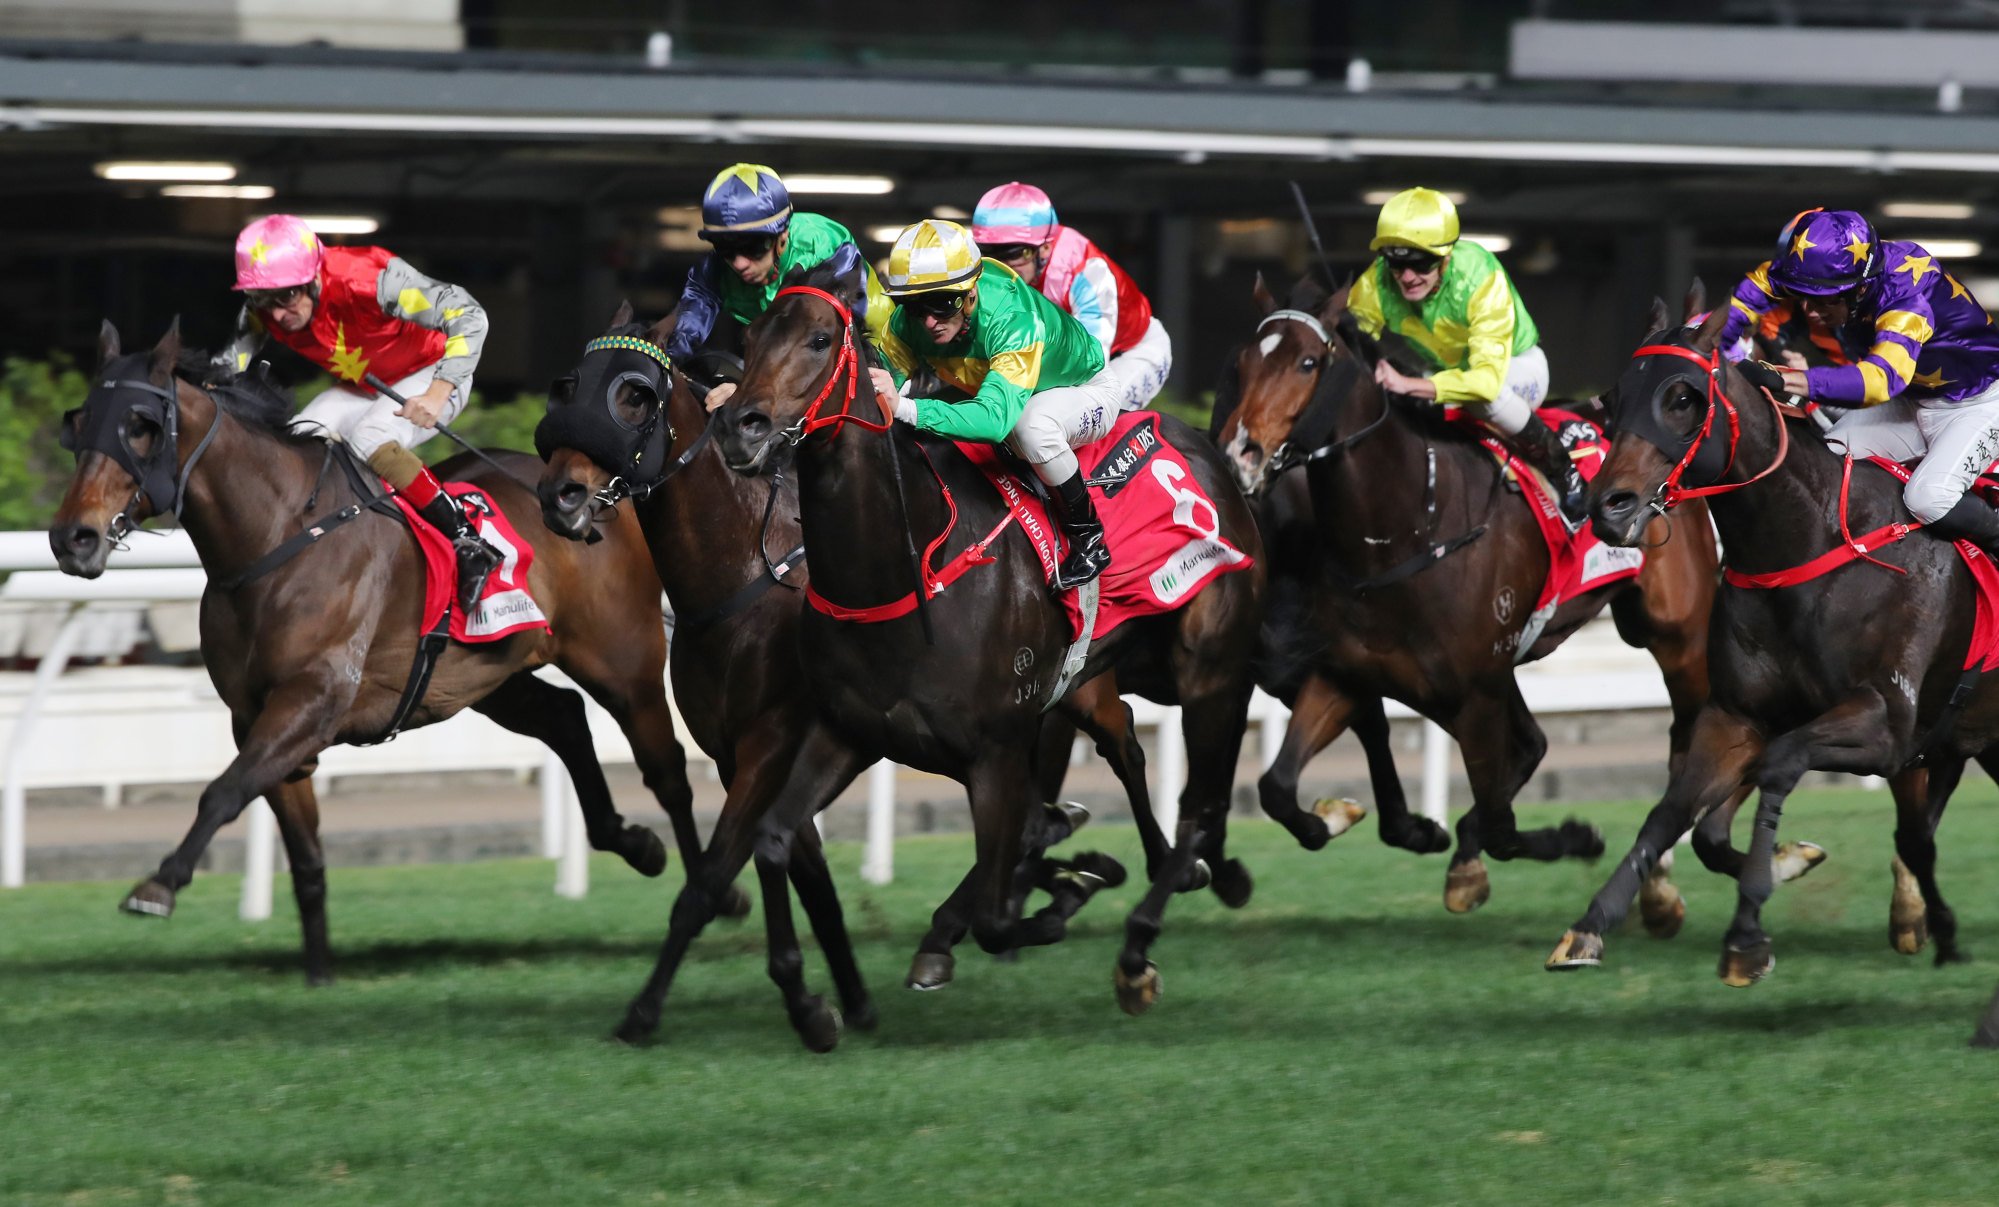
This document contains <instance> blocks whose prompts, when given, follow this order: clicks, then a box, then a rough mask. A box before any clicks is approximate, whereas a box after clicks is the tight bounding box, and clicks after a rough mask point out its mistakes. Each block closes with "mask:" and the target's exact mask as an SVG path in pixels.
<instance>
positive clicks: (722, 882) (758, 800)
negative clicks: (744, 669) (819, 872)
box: [615, 723, 872, 1043]
mask: <svg viewBox="0 0 1999 1207" xmlns="http://www.w3.org/2000/svg"><path fill="white" fill-rule="evenodd" d="M780 739H781V740H780ZM871 761H872V760H870V759H866V758H863V757H862V756H860V755H858V754H856V753H855V752H854V751H853V750H852V749H851V748H849V747H848V746H847V745H846V743H844V742H842V741H841V740H839V739H838V738H837V737H835V736H834V735H833V734H832V733H831V732H830V731H829V730H827V729H826V727H825V726H823V725H819V724H816V723H814V724H811V725H810V727H809V728H808V729H807V731H806V732H805V734H804V735H803V737H802V738H801V739H800V740H798V741H796V742H793V741H791V740H790V735H789V734H775V735H774V734H773V733H772V732H771V731H770V730H769V729H768V728H759V729H758V730H756V731H755V732H753V733H752V734H750V735H748V736H746V737H745V738H743V739H742V740H741V741H739V742H738V743H737V752H736V767H737V770H736V775H735V777H734V779H732V780H731V781H730V784H729V796H728V799H727V800H726V801H725V802H724V803H723V805H722V816H721V818H720V820H718V821H717V822H716V823H715V835H714V837H713V838H712V839H711V840H710V841H709V844H708V850H707V851H706V852H705V853H704V854H703V855H702V857H701V858H700V859H699V860H697V861H696V862H694V863H693V864H691V865H689V866H688V869H687V883H686V885H685V886H683V887H682V888H681V890H680V894H679V896H677V897H675V898H674V901H673V912H672V914H671V915H670V917H669V919H668V922H667V932H666V939H665V941H664V942H663V943H662V944H661V945H660V953H659V959H658V960H657V961H656V962H655V963H654V964H653V970H652V975H651V976H649V977H647V978H646V983H645V985H644V986H643V987H641V988H640V990H639V992H638V995H637V996H636V997H634V998H633V999H632V1002H631V1005H630V1006H628V1007H627V1008H626V1010H625V1018H624V1021H623V1022H622V1023H620V1024H619V1026H618V1029H617V1031H616V1032H615V1035H616V1037H617V1038H618V1039H620V1040H622V1041H624V1042H626V1043H639V1042H641V1041H643V1040H644V1039H646V1038H647V1037H648V1036H650V1035H652V1033H653V1032H654V1031H657V1030H658V1029H659V1017H660V1012H661V1010H662V1008H663V1007H664V1006H665V1004H666V994H667V991H668V990H669V989H671V988H672V986H673V978H674V975H675V974H676V973H677V972H678V971H679V969H680V963H681V961H682V960H683V959H685V958H686V955H687V949H688V948H689V947H690V946H692V945H693V942H694V940H695V938H696V937H697V936H699V935H700V933H701V931H702V930H703V929H704V928H705V927H706V926H707V925H708V923H709V922H710V921H712V920H713V919H714V918H715V916H716V914H717V913H718V912H720V911H719V906H720V904H721V902H722V901H723V899H724V898H725V897H726V896H727V894H728V892H729V890H730V889H731V888H732V887H734V884H735V879H736V874H737V873H738V872H740V871H742V870H743V865H744V864H746V863H748V862H749V861H750V859H751V857H752V856H753V855H754V854H755V852H756V843H757V840H758V836H759V835H760V834H762V833H764V832H766V831H768V830H773V829H775V830H780V831H782V830H796V829H798V828H799V827H800V826H801V825H808V824H810V821H811V817H812V814H813V811H814V810H815V809H818V808H819V807H821V806H823V805H824V804H825V803H826V802H827V801H829V800H831V799H833V797H834V796H835V795H837V794H838V793H839V791H840V790H841V789H842V788H844V787H846V786H847V784H849V783H851V782H852V781H853V779H854V777H855V776H857V775H859V774H860V773H861V770H862V769H863V768H864V767H866V766H867V764H868V763H869V762H871Z"/></svg>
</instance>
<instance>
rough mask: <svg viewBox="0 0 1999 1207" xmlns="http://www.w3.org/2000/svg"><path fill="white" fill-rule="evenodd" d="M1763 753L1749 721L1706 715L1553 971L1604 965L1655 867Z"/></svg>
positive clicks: (1710, 711) (1559, 948)
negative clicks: (1609, 942) (1610, 943)
mask: <svg viewBox="0 0 1999 1207" xmlns="http://www.w3.org/2000/svg"><path fill="white" fill-rule="evenodd" d="M1762 752H1763V736H1762V734H1760V733H1759V732H1758V731H1757V730H1756V728H1755V727H1754V726H1752V725H1751V724H1750V723H1749V722H1748V721H1746V720H1744V719H1743V718H1741V717H1737V716H1733V715H1731V714H1729V713H1725V712H1723V711H1721V710H1720V709H1718V708H1715V707H1713V706H1711V705H1710V706H1709V707H1707V708H1704V709H1702V710H1701V715H1700V717H1699V718H1698V719H1697V720H1696V721H1695V723H1694V736H1693V740H1692V741H1691V743H1690V744H1689V745H1688V748H1687V760H1686V762H1685V763H1683V764H1682V765H1681V769H1680V774H1678V775H1676V776H1674V777H1673V778H1672V780H1671V782H1669V783H1668V784H1667V785H1666V794H1665V796H1664V797H1662V798H1661V799H1660V801H1659V803H1658V804H1657V805H1654V806H1653V807H1652V811H1651V812H1650V813H1649V814H1647V815H1646V817H1645V823H1644V825H1642V826H1640V827H1639V830H1638V838H1637V840H1636V841H1635V842H1633V843H1632V845H1631V850H1630V851H1629V852H1627V853H1626V854H1625V856H1624V858H1623V859H1620V860H1619V861H1618V863H1617V868H1616V870H1614V871H1613V872H1611V874H1610V879H1608V880H1607V881H1605V882H1604V885H1603V887H1602V888H1600V889H1598V890H1597V892H1596V896H1595V897H1593V898H1591V899H1590V903H1589V908H1588V909H1586V910H1584V911H1583V915H1582V917H1581V918H1579V919H1577V920H1576V922H1575V924H1574V925H1572V926H1570V927H1569V929H1568V932H1567V933H1566V934H1564V935H1563V936H1562V940H1561V942H1559V943H1557V944H1556V945H1555V950H1554V952H1553V953H1552V954H1550V955H1549V956H1548V961H1547V967H1548V970H1549V971H1551V972H1560V971H1565V970H1567V969H1571V968H1594V967H1596V966H1597V965H1599V964H1601V963H1603V936H1604V935H1606V934H1608V933H1609V932H1610V931H1611V930H1613V929H1615V928H1616V926H1617V924H1618V923H1620V922H1622V921H1623V920H1624V916H1625V914H1626V913H1627V912H1628V911H1629V910H1630V908H1631V901H1632V898H1633V897H1634V896H1635V895H1636V894H1637V892H1638V889H1639V887H1640V884H1641V883H1642V882H1643V880H1644V879H1645V877H1646V876H1647V875H1649V874H1650V873H1651V871H1652V867H1653V865H1654V864H1656V863H1657V862H1658V861H1659V859H1660V858H1661V857H1662V856H1663V855H1664V854H1665V852H1667V851H1670V850H1671V849H1672V848H1673V844H1674V843H1676V842H1678V841H1679V838H1680V835H1682V834H1684V833H1686V832H1687V827H1688V826H1690V825H1691V824H1693V820H1694V818H1695V817H1696V816H1698V815H1700V814H1702V813H1705V812H1706V811H1707V810H1710V809H1714V808H1718V807H1719V806H1720V805H1721V804H1722V803H1723V802H1725V801H1726V800H1728V798H1729V797H1730V796H1732V795H1733V794H1734V793H1735V792H1736V791H1737V789H1738V788H1739V787H1740V786H1741V784H1742V782H1743V778H1744V777H1745V776H1747V775H1748V773H1749V769H1750V768H1751V767H1752V766H1754V765H1755V763H1756V759H1757V756H1759V755H1760V754H1762Z"/></svg>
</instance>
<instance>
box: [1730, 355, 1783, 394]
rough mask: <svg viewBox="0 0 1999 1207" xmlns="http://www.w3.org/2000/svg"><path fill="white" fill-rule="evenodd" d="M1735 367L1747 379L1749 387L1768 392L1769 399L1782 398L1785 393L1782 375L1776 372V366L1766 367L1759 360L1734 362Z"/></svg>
mask: <svg viewBox="0 0 1999 1207" xmlns="http://www.w3.org/2000/svg"><path fill="white" fill-rule="evenodd" d="M1735 367H1736V369H1737V371H1739V372H1740V373H1741V374H1742V375H1743V376H1744V377H1746V378H1748V379H1749V384H1750V385H1752V386H1756V387H1758V388H1759V389H1764V390H1768V391H1770V395H1771V397H1773V398H1782V397H1783V396H1784V394H1785V393H1786V391H1785V389H1784V375H1783V374H1782V373H1779V372H1778V371H1777V369H1776V366H1774V365H1766V364H1764V363H1763V362H1762V361H1760V360H1739V361H1736V362H1735Z"/></svg>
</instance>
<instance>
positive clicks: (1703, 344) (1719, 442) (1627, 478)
mask: <svg viewBox="0 0 1999 1207" xmlns="http://www.w3.org/2000/svg"><path fill="white" fill-rule="evenodd" d="M1701 293H1702V291H1701V290H1700V288H1699V283H1698V282H1696V284H1695V288H1694V289H1693V290H1690V291H1689V292H1688V303H1687V304H1688V306H1689V307H1693V306H1696V305H1698V304H1699V298H1700V295H1701ZM1728 314H1729V307H1727V306H1719V307H1716V308H1715V309H1714V310H1713V311H1711V312H1710V313H1709V314H1708V315H1707V317H1706V320H1705V321H1704V322H1702V323H1701V325H1700V326H1699V327H1698V328H1695V329H1689V328H1688V327H1687V326H1686V322H1687V321H1688V320H1690V319H1691V318H1693V317H1694V315H1693V314H1692V313H1691V312H1690V313H1688V314H1686V315H1683V317H1682V321H1681V323H1679V324H1671V323H1669V321H1668V318H1667V310H1666V304H1665V302H1663V301H1660V300H1657V299H1654V301H1653V303H1652V311H1651V314H1650V315H1649V316H1648V319H1647V323H1646V329H1647V330H1648V331H1649V332H1650V334H1649V335H1648V336H1647V337H1646V339H1645V341H1644V343H1643V344H1642V345H1641V346H1640V348H1639V349H1638V351H1637V352H1636V353H1634V354H1633V356H1632V359H1631V361H1630V362H1629V363H1628V364H1627V365H1626V366H1625V368H1624V372H1623V374H1622V375H1621V376H1620V377H1619V378H1618V381H1617V386H1616V388H1615V389H1614V390H1612V392H1611V393H1610V394H1609V395H1607V396H1606V397H1605V399H1604V403H1605V407H1606V410H1607V413H1608V417H1609V421H1610V431H1611V433H1612V437H1611V451H1610V458H1609V460H1608V461H1607V462H1606V463H1605V464H1604V467H1603V470H1602V472H1600V473H1599V474H1597V476H1596V480H1595V481H1594V482H1592V483H1591V484H1590V492H1589V501H1590V514H1591V516H1592V517H1593V525H1594V527H1595V530H1596V534H1597V536H1599V537H1600V538H1602V539H1603V540H1604V541H1605V542H1606V543H1609V544H1613V545H1626V546H1629V545H1636V544H1638V543H1639V540H1640V539H1641V537H1642V536H1643V534H1644V532H1645V528H1646V526H1647V525H1648V524H1649V523H1650V522H1651V520H1652V517H1653V516H1654V515H1662V514H1664V513H1665V511H1666V509H1667V508H1669V507H1671V506H1672V505H1673V504H1674V503H1675V502H1677V501H1678V499H1679V498H1680V497H1681V493H1682V490H1683V489H1687V490H1699V489H1702V488H1703V487H1707V486H1711V485H1713V484H1715V483H1718V482H1720V481H1721V480H1722V479H1723V478H1724V477H1725V476H1727V475H1728V474H1729V472H1730V470H1731V469H1733V468H1734V467H1735V466H1736V465H1738V464H1739V462H1740V460H1741V458H1740V457H1738V455H1737V443H1738V440H1739V437H1740V431H1741V429H1740V423H1739V420H1738V418H1737V415H1738V413H1739V411H1740V409H1741V408H1742V407H1744V406H1754V405H1755V404H1756V402H1757V399H1756V391H1755V387H1754V386H1753V385H1751V383H1750V382H1749V380H1748V379H1747V378H1746V377H1744V375H1743V374H1742V373H1741V372H1739V371H1735V372H1732V371H1730V368H1729V362H1728V361H1727V359H1726V358H1724V357H1723V356H1721V355H1720V353H1719V352H1718V351H1717V350H1716V345H1717V343H1718V342H1719V341H1720V339H1721V331H1722V328H1723V327H1725V326H1726V325H1727V323H1728ZM1779 422H1780V423H1781V420H1780V421H1779ZM1682 478H1684V479H1685V480H1686V481H1685V484H1684V487H1683V484H1682Z"/></svg>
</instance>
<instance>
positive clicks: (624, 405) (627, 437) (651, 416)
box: [534, 302, 698, 541]
mask: <svg viewBox="0 0 1999 1207" xmlns="http://www.w3.org/2000/svg"><path fill="white" fill-rule="evenodd" d="M671 326H672V324H671V322H670V321H668V320H665V319H662V320H661V321H660V322H659V323H658V324H656V325H654V326H651V327H647V326H645V325H644V324H642V323H636V322H633V321H632V304H631V303H630V302H626V303H624V304H622V305H620V306H619V307H618V312H617V313H616V314H614V315H612V316H611V326H610V329H609V330H608V331H606V332H605V333H604V334H603V335H602V336H600V337H598V338H597V339H594V340H591V341H590V342H589V343H588V344H586V345H584V348H583V357H582V359H581V360H580V361H579V362H578V363H577V366H576V368H575V370H574V371H572V372H571V373H569V374H568V375H567V376H565V377H560V378H557V379H556V380H555V381H554V382H552V383H551V384H550V385H549V389H548V413H547V414H546V415H544V416H542V420H541V423H540V424H538V425H536V427H535V432H534V444H535V451H536V452H538V453H540V454H541V456H542V458H543V459H544V460H545V461H547V462H548V465H547V468H545V469H543V470H542V474H541V481H540V482H539V483H538V484H537V487H536V490H537V493H538V494H539V496H540V498H541V518H542V522H543V523H545V524H546V525H547V526H548V528H549V530H550V531H551V532H554V533H556V534H557V535H560V536H565V537H568V538H569V539H571V540H578V541H580V540H585V539H587V538H588V537H589V536H590V534H591V532H592V531H593V529H594V526H595V520H596V518H597V515H598V513H599V512H600V510H601V509H603V508H605V507H610V506H614V505H615V504H616V503H617V502H618V500H619V499H622V498H625V497H627V496H629V495H634V494H636V495H639V496H644V495H646V494H648V493H650V492H651V491H652V489H653V488H654V487H655V486H657V485H658V484H659V483H660V482H661V481H662V480H663V479H664V477H665V475H666V474H667V473H668V472H669V462H668V460H667V453H668V450H669V449H670V448H671V447H672V444H673V436H674V432H673V424H672V422H671V421H670V420H669V419H668V418H667V417H666V413H667V410H668V409H669V404H671V403H672V402H674V401H675V400H676V399H678V397H679V395H680V393H682V392H685V391H687V389H688V385H687V381H686V378H685V377H683V376H682V375H681V374H679V373H677V372H675V371H674V370H673V368H672V367H671V366H669V364H668V362H667V357H666V352H665V351H664V345H665V342H666V338H667V336H668V335H669V334H670V332H671ZM680 401H682V402H684V403H685V404H686V405H687V406H690V407H692V406H696V405H698V404H696V403H694V402H693V401H692V397H691V395H690V396H689V397H688V398H687V399H681V400H680Z"/></svg>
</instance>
